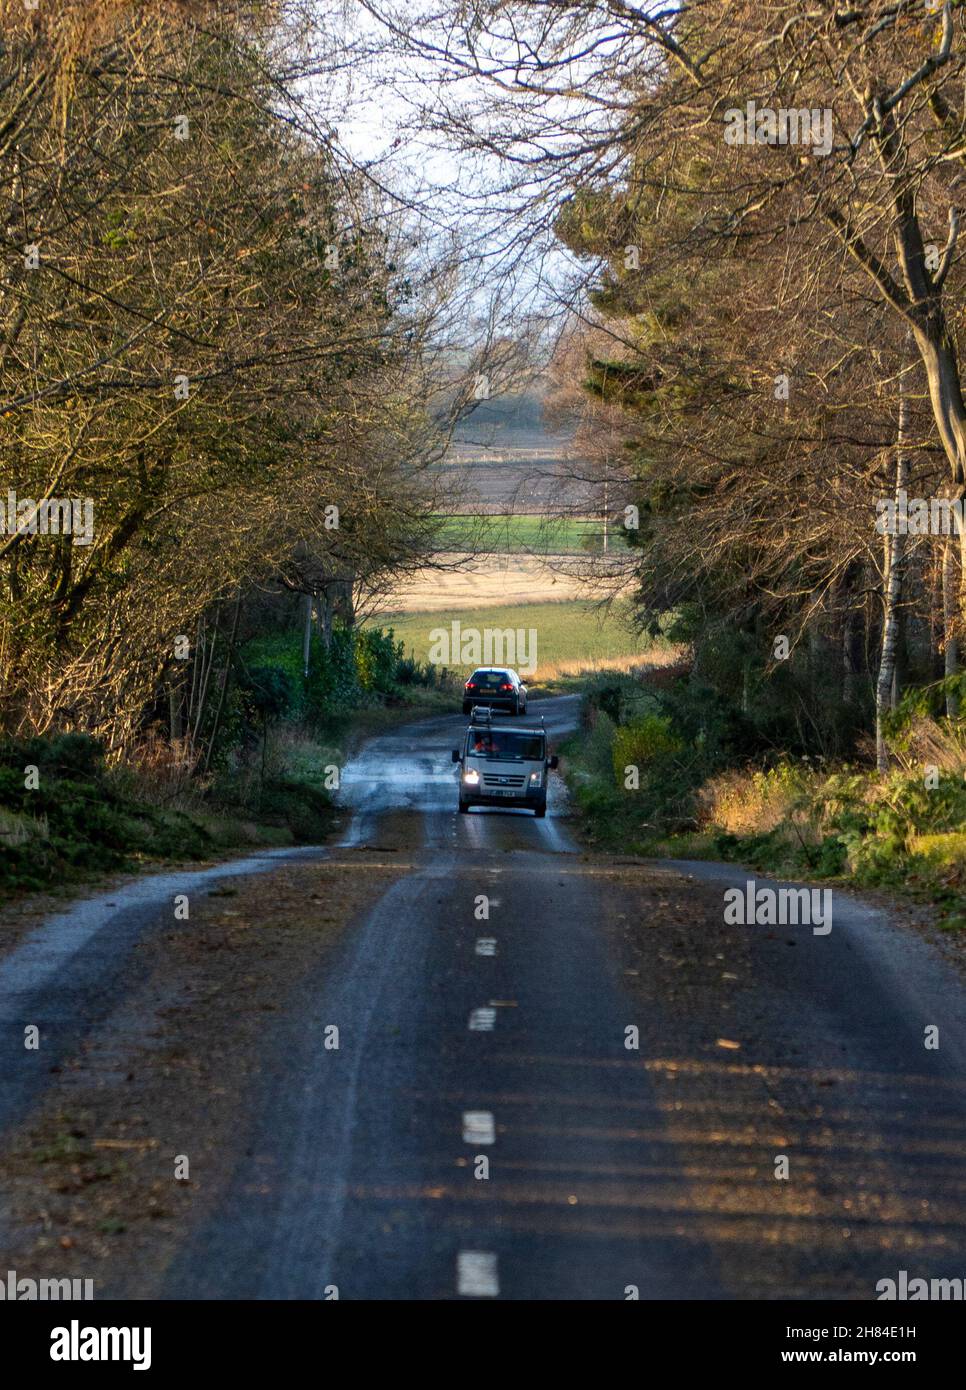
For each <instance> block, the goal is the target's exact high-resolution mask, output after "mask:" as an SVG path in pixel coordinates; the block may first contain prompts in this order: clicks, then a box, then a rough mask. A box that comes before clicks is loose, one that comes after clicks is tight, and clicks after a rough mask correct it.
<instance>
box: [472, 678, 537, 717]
mask: <svg viewBox="0 0 966 1390" xmlns="http://www.w3.org/2000/svg"><path fill="white" fill-rule="evenodd" d="M474 705H487V706H489V708H490V709H505V710H509V711H510V713H511V714H526V712H527V687H526V686H525V685H524V684H523V681H522V680H521V679H520V677H519V676H518V675H517V673H516V671H511V670H510V668H509V667H502V666H481V667H480V668H479V669H478V670H476V671H474V672H473V674H472V676H470V678H469V680H468V681H467V682H466V685H465V686H464V688H463V713H464V714H469V712H470V710H471V709H472V708H473V706H474Z"/></svg>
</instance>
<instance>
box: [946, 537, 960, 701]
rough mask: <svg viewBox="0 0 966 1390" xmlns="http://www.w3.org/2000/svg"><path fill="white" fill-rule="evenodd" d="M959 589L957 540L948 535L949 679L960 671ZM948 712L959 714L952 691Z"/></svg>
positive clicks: (947, 668)
mask: <svg viewBox="0 0 966 1390" xmlns="http://www.w3.org/2000/svg"><path fill="white" fill-rule="evenodd" d="M958 590H959V584H958V583H957V575H956V542H955V540H954V539H953V537H952V536H948V537H947V539H946V543H945V545H944V546H943V675H944V676H945V677H946V678H947V679H948V678H949V677H950V676H955V675H956V674H957V673H958V671H959V643H958V642H957V640H956V635H955V634H956V600H957V595H958ZM946 713H947V715H948V716H949V718H950V719H955V718H956V716H957V715H958V714H959V701H958V700H957V699H956V696H955V695H954V694H953V693H952V691H948V692H947V694H946Z"/></svg>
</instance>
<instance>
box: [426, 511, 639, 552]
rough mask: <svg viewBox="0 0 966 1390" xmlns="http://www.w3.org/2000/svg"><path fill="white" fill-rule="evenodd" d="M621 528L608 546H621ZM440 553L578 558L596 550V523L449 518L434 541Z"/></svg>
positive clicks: (598, 530) (599, 536)
mask: <svg viewBox="0 0 966 1390" xmlns="http://www.w3.org/2000/svg"><path fill="white" fill-rule="evenodd" d="M621 543H622V542H621V537H620V528H619V527H613V528H612V529H611V544H612V545H620V544H621ZM436 544H437V548H438V549H439V550H472V551H475V552H486V553H496V554H501V555H503V554H506V555H521V554H533V555H578V554H580V553H582V552H583V551H586V550H599V549H600V548H601V545H602V529H601V523H600V521H599V520H595V519H588V520H578V519H577V518H574V517H563V518H560V519H555V518H553V517H548V516H541V515H539V514H533V513H530V514H521V515H519V516H481V515H470V514H466V515H460V516H450V517H447V518H446V521H445V523H444V525H443V527H442V529H441V530H440V532H439V535H438V537H437V541H436Z"/></svg>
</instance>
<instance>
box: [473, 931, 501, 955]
mask: <svg viewBox="0 0 966 1390" xmlns="http://www.w3.org/2000/svg"><path fill="white" fill-rule="evenodd" d="M476 954H477V955H478V956H495V955H496V937H495V936H481V937H478V938H477V942H476Z"/></svg>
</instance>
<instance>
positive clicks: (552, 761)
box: [547, 753, 560, 769]
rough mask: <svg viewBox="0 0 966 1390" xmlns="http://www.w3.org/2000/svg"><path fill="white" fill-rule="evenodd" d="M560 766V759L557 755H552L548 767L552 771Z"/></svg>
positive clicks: (548, 760)
mask: <svg viewBox="0 0 966 1390" xmlns="http://www.w3.org/2000/svg"><path fill="white" fill-rule="evenodd" d="M559 765H560V759H559V758H558V757H557V755H556V753H551V755H550V757H549V758H548V759H547V767H549V768H551V769H552V768H555V767H558V766H559Z"/></svg>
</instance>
